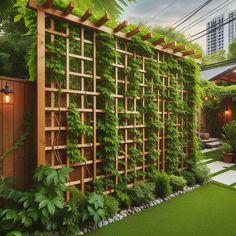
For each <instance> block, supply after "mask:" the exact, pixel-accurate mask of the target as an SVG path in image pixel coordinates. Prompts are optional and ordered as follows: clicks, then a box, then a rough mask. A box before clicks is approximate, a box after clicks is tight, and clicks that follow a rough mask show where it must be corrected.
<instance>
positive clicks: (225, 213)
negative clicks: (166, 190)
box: [87, 184, 236, 236]
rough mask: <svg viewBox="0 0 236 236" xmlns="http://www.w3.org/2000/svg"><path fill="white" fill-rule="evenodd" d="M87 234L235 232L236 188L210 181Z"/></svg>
mask: <svg viewBox="0 0 236 236" xmlns="http://www.w3.org/2000/svg"><path fill="white" fill-rule="evenodd" d="M87 235H88V236H92V235H94V236H100V235H101V236H106V235H107V236H108V235H109V236H118V235H119V236H141V235H142V236H156V235H157V236H234V235H236V191H233V190H230V189H228V188H224V187H222V186H218V185H216V184H208V185H206V186H204V187H201V188H199V189H197V190H195V191H193V192H189V193H186V194H184V195H182V196H179V197H177V198H175V199H172V200H170V201H168V202H165V203H163V204H161V205H158V206H155V207H152V208H149V209H146V210H144V211H143V212H141V213H138V214H136V215H134V216H129V217H127V218H125V219H123V220H122V221H119V222H116V223H113V224H111V225H109V226H107V227H104V228H102V229H99V230H96V231H94V232H92V233H90V234H87Z"/></svg>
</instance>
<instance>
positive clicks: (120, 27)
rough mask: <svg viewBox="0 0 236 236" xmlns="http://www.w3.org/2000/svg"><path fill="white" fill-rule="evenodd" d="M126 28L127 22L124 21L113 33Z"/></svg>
mask: <svg viewBox="0 0 236 236" xmlns="http://www.w3.org/2000/svg"><path fill="white" fill-rule="evenodd" d="M127 26H128V21H127V20H125V21H123V22H122V23H120V24H119V25H117V26H116V27H115V29H114V32H115V33H117V32H119V31H121V30H123V29H124V28H125V27H127Z"/></svg>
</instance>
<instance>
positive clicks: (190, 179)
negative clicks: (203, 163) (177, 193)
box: [181, 170, 196, 186]
mask: <svg viewBox="0 0 236 236" xmlns="http://www.w3.org/2000/svg"><path fill="white" fill-rule="evenodd" d="M181 175H182V176H183V177H184V179H185V180H186V181H187V185H188V186H192V185H194V184H196V177H195V174H194V173H193V172H192V171H189V170H184V171H183V172H182V173H181Z"/></svg>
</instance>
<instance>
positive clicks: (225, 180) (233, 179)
mask: <svg viewBox="0 0 236 236" xmlns="http://www.w3.org/2000/svg"><path fill="white" fill-rule="evenodd" d="M212 180H214V181H216V182H219V183H221V184H225V185H231V184H234V183H236V171H235V170H229V171H226V172H224V173H222V174H220V175H217V176H214V177H212ZM235 187H236V186H235Z"/></svg>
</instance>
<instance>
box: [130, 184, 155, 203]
mask: <svg viewBox="0 0 236 236" xmlns="http://www.w3.org/2000/svg"><path fill="white" fill-rule="evenodd" d="M154 189H155V185H154V184H153V183H144V182H139V183H137V184H135V185H134V186H133V187H132V188H130V189H129V190H128V194H129V196H130V199H131V202H132V204H133V205H135V206H140V205H142V204H146V203H149V202H150V201H152V200H154V199H155V195H154Z"/></svg>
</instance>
